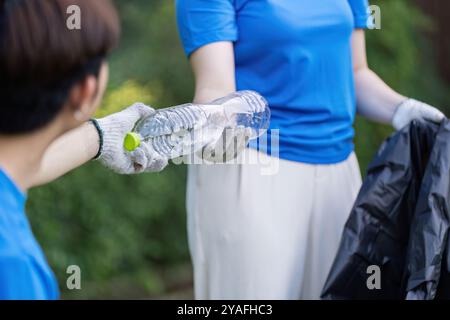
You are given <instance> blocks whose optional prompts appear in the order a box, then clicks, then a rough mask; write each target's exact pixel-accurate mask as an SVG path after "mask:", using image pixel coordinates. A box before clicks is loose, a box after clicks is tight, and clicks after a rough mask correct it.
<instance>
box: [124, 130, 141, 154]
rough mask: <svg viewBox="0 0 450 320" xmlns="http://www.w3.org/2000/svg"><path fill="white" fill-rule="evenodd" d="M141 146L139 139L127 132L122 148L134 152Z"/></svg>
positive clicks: (134, 134)
mask: <svg viewBox="0 0 450 320" xmlns="http://www.w3.org/2000/svg"><path fill="white" fill-rule="evenodd" d="M140 145H141V138H140V137H139V135H138V134H137V133H135V132H128V133H127V135H126V136H125V140H124V141H123V146H124V148H125V150H127V151H130V152H131V151H134V150H136V148H137V147H139V146H140Z"/></svg>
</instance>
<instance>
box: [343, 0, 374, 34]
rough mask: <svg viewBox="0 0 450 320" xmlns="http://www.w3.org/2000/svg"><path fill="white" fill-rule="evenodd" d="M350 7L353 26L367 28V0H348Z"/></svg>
mask: <svg viewBox="0 0 450 320" xmlns="http://www.w3.org/2000/svg"><path fill="white" fill-rule="evenodd" d="M348 2H349V3H350V7H352V12H353V18H354V20H355V28H367V27H368V26H367V22H368V19H369V1H368V0H348Z"/></svg>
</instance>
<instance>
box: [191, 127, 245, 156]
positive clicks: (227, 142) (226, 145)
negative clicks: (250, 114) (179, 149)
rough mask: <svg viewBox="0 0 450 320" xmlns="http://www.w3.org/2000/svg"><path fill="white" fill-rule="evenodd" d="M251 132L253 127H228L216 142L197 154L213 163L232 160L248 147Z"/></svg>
mask: <svg viewBox="0 0 450 320" xmlns="http://www.w3.org/2000/svg"><path fill="white" fill-rule="evenodd" d="M251 134H252V129H251V128H245V127H237V128H226V129H225V130H224V131H223V134H222V136H221V138H220V139H219V140H218V141H217V142H216V143H213V144H209V145H207V146H205V147H203V148H202V149H201V150H200V151H199V152H198V153H197V155H198V156H199V157H201V158H202V159H203V160H206V161H208V162H212V163H224V162H228V161H231V160H233V159H236V157H237V156H238V155H239V154H240V153H241V152H242V151H243V150H244V149H245V148H246V147H247V144H248V141H249V140H250V136H251ZM199 153H201V154H199Z"/></svg>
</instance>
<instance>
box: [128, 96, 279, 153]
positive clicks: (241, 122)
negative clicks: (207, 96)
mask: <svg viewBox="0 0 450 320" xmlns="http://www.w3.org/2000/svg"><path fill="white" fill-rule="evenodd" d="M269 122H270V109H269V107H268V103H267V101H266V100H265V99H264V98H263V97H262V96H261V95H259V94H258V93H256V92H254V91H239V92H236V93H233V94H231V95H228V96H226V97H224V98H221V99H218V100H215V101H213V102H211V103H209V104H192V103H189V104H184V105H180V106H176V107H171V108H166V109H160V110H157V111H156V112H155V113H154V114H152V115H151V116H149V117H146V118H143V119H141V120H139V121H138V122H137V124H136V126H135V128H134V129H133V132H130V133H128V134H127V136H126V138H125V141H124V147H125V149H126V150H128V151H133V150H135V149H136V148H137V147H138V146H139V145H140V143H141V141H146V142H150V143H151V144H152V146H153V149H154V150H155V151H156V152H158V153H159V154H160V155H162V156H164V157H167V158H170V159H173V158H176V157H180V156H184V155H187V154H191V153H194V152H196V151H198V150H200V149H201V148H203V147H204V146H207V145H210V144H213V143H215V142H216V141H218V140H219V139H220V138H221V137H222V134H223V132H224V130H225V129H227V128H244V129H245V132H246V133H247V134H248V138H249V139H250V140H251V139H256V138H258V137H259V136H261V135H262V134H264V133H265V132H266V131H267V129H268V127H269Z"/></svg>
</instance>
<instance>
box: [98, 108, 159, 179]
mask: <svg viewBox="0 0 450 320" xmlns="http://www.w3.org/2000/svg"><path fill="white" fill-rule="evenodd" d="M153 112H155V110H154V109H152V108H150V107H148V106H146V105H144V104H142V103H135V104H134V105H132V106H131V107H129V108H127V109H125V110H123V111H121V112H118V113H115V114H112V115H110V116H107V117H105V118H102V119H99V120H97V122H98V125H99V127H100V130H101V133H102V136H103V146H102V147H101V150H100V157H99V160H100V162H101V163H102V164H103V165H104V166H106V167H108V168H110V169H112V170H113V171H115V172H117V173H120V174H136V173H142V172H158V171H161V170H163V169H164V168H165V167H166V166H167V164H168V159H166V158H163V157H162V156H160V155H159V154H158V153H156V152H155V151H154V150H153V148H152V146H151V144H150V143H146V142H142V143H141V145H140V146H139V147H138V148H137V149H136V150H134V151H133V152H128V151H126V150H125V149H124V146H123V143H124V138H125V135H126V134H127V133H128V132H130V131H131V130H132V129H133V127H134V125H135V123H136V122H137V121H138V120H139V119H141V118H142V117H146V116H149V115H151V114H152V113H153Z"/></svg>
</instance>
